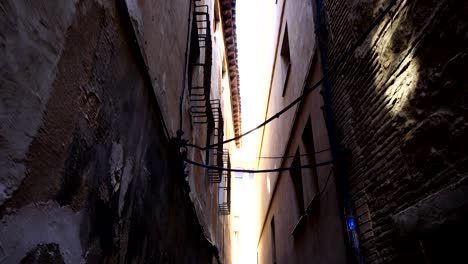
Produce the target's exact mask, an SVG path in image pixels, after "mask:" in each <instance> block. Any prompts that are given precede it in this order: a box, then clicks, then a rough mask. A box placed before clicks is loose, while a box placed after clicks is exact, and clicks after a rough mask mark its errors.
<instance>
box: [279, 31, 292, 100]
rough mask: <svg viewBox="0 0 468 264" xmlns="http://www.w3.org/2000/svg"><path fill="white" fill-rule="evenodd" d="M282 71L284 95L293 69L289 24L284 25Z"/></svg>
mask: <svg viewBox="0 0 468 264" xmlns="http://www.w3.org/2000/svg"><path fill="white" fill-rule="evenodd" d="M280 55H281V56H280V57H281V58H280V65H279V66H280V71H281V80H282V82H283V97H284V95H285V94H286V87H287V84H288V79H289V72H290V71H291V55H290V52H289V34H288V24H286V25H285V27H284V33H283V42H282V44H281V53H280Z"/></svg>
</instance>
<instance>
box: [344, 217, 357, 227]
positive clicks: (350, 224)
mask: <svg viewBox="0 0 468 264" xmlns="http://www.w3.org/2000/svg"><path fill="white" fill-rule="evenodd" d="M346 225H347V226H348V230H349V231H353V230H355V229H356V221H355V220H354V217H353V216H350V217H348V218H347V219H346Z"/></svg>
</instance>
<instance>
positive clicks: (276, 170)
mask: <svg viewBox="0 0 468 264" xmlns="http://www.w3.org/2000/svg"><path fill="white" fill-rule="evenodd" d="M184 161H185V162H187V163H188V164H192V165H195V166H198V167H202V168H206V169H210V170H222V171H228V172H244V173H267V172H280V171H288V170H294V169H296V170H298V169H306V168H316V167H321V166H326V165H330V164H333V160H328V161H325V162H319V163H314V164H306V165H301V166H293V167H280V168H276V169H264V170H245V169H230V168H223V167H216V166H210V165H205V164H202V163H199V162H195V161H192V160H189V159H185V160H184Z"/></svg>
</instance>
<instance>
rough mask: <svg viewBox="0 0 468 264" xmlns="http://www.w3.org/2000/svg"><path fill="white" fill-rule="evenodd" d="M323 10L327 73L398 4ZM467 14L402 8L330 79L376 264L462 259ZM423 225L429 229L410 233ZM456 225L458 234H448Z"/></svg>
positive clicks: (331, 1)
mask: <svg viewBox="0 0 468 264" xmlns="http://www.w3.org/2000/svg"><path fill="white" fill-rule="evenodd" d="M324 2H325V8H324V11H323V12H321V14H322V16H323V17H324V21H325V24H326V32H324V33H323V35H321V38H320V39H321V41H324V43H325V46H326V48H327V50H326V51H324V52H326V55H327V59H328V65H329V67H332V66H335V63H336V61H337V60H338V58H339V57H340V55H341V54H342V53H343V52H344V51H345V50H346V49H347V48H348V47H350V46H351V45H352V44H353V43H354V42H355V41H356V40H357V39H358V38H359V37H360V36H361V34H363V32H364V31H365V30H366V29H367V27H368V26H369V25H370V23H372V21H373V20H374V18H375V17H376V16H377V15H378V14H379V13H380V12H381V11H382V10H383V9H384V8H385V7H386V5H387V4H388V3H390V1H367V0H355V1H337V0H326V1H324ZM467 11H468V5H467V4H466V3H464V2H463V1H452V0H444V1H432V0H418V1H405V0H401V1H396V5H395V6H394V7H393V8H392V9H391V11H390V13H389V14H388V15H387V16H386V17H385V18H384V20H383V22H382V23H380V24H379V25H378V27H377V28H376V29H375V30H373V31H372V32H371V34H370V36H369V37H368V38H367V40H366V41H365V42H364V44H363V45H362V46H361V47H360V48H358V50H356V52H354V53H353V54H352V55H351V57H350V58H349V59H348V60H346V61H345V62H344V63H342V64H340V65H339V66H338V71H337V72H336V73H334V74H333V76H332V78H331V89H332V108H333V111H334V121H335V124H336V127H337V133H338V141H339V144H340V146H341V147H342V148H343V151H344V152H343V153H344V158H345V160H346V165H347V167H346V171H347V174H348V176H349V181H350V187H351V195H352V200H353V202H354V205H355V209H356V215H357V216H358V229H359V233H360V240H361V245H362V250H363V254H364V257H365V259H366V261H367V262H368V263H403V262H411V263H419V262H423V263H426V262H424V261H425V259H426V260H429V261H439V260H440V259H438V256H434V255H437V254H440V255H445V256H446V257H445V260H448V259H450V256H452V257H453V256H460V254H461V253H462V252H461V251H460V250H459V248H460V243H458V242H454V240H455V239H454V237H456V236H452V235H450V234H455V233H456V232H455V233H454V232H453V230H458V231H457V232H458V233H464V232H465V233H466V228H465V227H463V225H461V222H462V221H463V220H465V221H466V204H464V203H463V202H460V201H459V200H457V198H454V197H457V195H460V194H461V195H462V197H466V195H467V194H466V188H465V187H463V186H464V184H466V183H464V182H466V179H467V176H468V167H467V166H466V164H467V158H468V148H467V147H466V146H468V142H467V138H468V137H467V136H468V119H467V118H468V111H467V109H468V103H467V95H468V86H467V83H468V79H467V75H466V74H465V73H464V72H465V71H466V68H467V66H468V65H467V56H468V50H467V48H466V47H468V35H467V34H466V32H467V29H468V28H467V26H468V23H467V20H466V18H465V17H464V14H466V13H467ZM447 192H452V193H458V194H457V195H446V194H447ZM434 196H435V197H434ZM462 200H463V199H462ZM465 200H466V198H465ZM441 208H442V209H441ZM417 219H419V220H418V221H419V222H418V223H424V225H423V226H420V225H417V224H412V222H414V221H415V220H417ZM448 223H450V224H448ZM448 225H451V226H452V228H451V230H452V231H450V232H452V233H446V234H445V236H443V235H441V234H442V233H444V232H445V231H444V230H446V228H447V226H448ZM402 230H404V231H402ZM450 237H452V239H451V238H450ZM437 240H439V241H437ZM443 244H445V246H443ZM462 244H463V243H462ZM465 247H466V243H465ZM424 252H425V253H424ZM436 252H438V253H436ZM464 258H466V256H465V257H464Z"/></svg>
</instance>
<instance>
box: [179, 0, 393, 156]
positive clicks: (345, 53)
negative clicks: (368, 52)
mask: <svg viewBox="0 0 468 264" xmlns="http://www.w3.org/2000/svg"><path fill="white" fill-rule="evenodd" d="M396 1H397V0H391V2H390V3H389V4H388V6H387V7H386V8H385V9H384V11H382V12H381V13H380V15H379V16H377V18H376V19H375V20H374V21H373V22H372V23H371V24H370V25H369V27H368V28H367V30H366V31H364V33H363V34H362V35H361V37H360V38H359V39H358V40H357V41H356V42H355V43H354V44H353V45H352V46H351V47H350V48H349V49H347V50H346V51H345V52H344V53H342V54H341V56H340V57H339V58H338V60H337V61H336V62H335V64H333V65H332V66H331V67H330V69H329V70H328V71H327V72H325V73H324V75H323V76H322V78H321V79H320V80H319V81H317V82H316V83H315V84H314V85H312V87H310V88H308V89H306V90H304V92H303V93H302V94H301V95H300V96H299V97H297V98H296V99H295V100H294V101H292V102H291V103H289V104H288V105H287V106H286V107H284V108H283V109H282V110H280V111H279V112H277V113H276V114H274V115H273V116H271V117H270V118H268V119H267V120H265V121H264V122H262V123H261V124H260V125H258V126H256V127H255V128H253V129H250V130H248V131H247V132H245V133H243V134H241V135H239V136H235V137H233V138H230V139H227V140H224V141H222V142H219V143H216V144H212V145H208V146H207V147H200V146H196V145H193V144H187V146H189V147H194V148H198V149H200V150H206V149H209V148H213V147H216V146H218V145H224V144H227V143H229V142H231V141H234V140H237V139H240V138H242V137H244V136H247V135H248V134H250V133H252V132H254V131H255V130H257V129H260V128H262V127H264V126H265V125H267V124H268V123H270V122H271V121H273V120H274V119H276V118H278V117H280V116H281V115H282V114H284V113H285V112H286V111H288V110H289V109H291V108H292V107H293V106H294V105H296V104H297V103H299V102H300V101H302V100H303V98H304V97H305V96H307V95H308V94H309V93H311V92H312V91H313V90H315V89H316V88H317V87H318V86H320V85H321V84H322V83H323V82H324V80H325V78H328V77H330V76H329V75H331V74H332V73H333V72H334V71H335V69H336V68H338V66H340V64H341V63H343V62H344V61H345V60H346V59H347V58H348V57H349V55H351V54H352V53H353V52H354V51H355V50H356V49H357V48H358V47H359V46H360V45H361V44H362V43H363V42H364V41H365V40H366V39H367V37H368V36H369V34H370V33H371V32H372V30H373V29H374V28H375V27H376V26H377V25H378V23H379V22H380V21H381V20H382V19H383V18H384V16H385V15H386V14H387V13H388V12H389V11H390V9H391V8H392V6H393V5H394V4H395V3H396Z"/></svg>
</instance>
